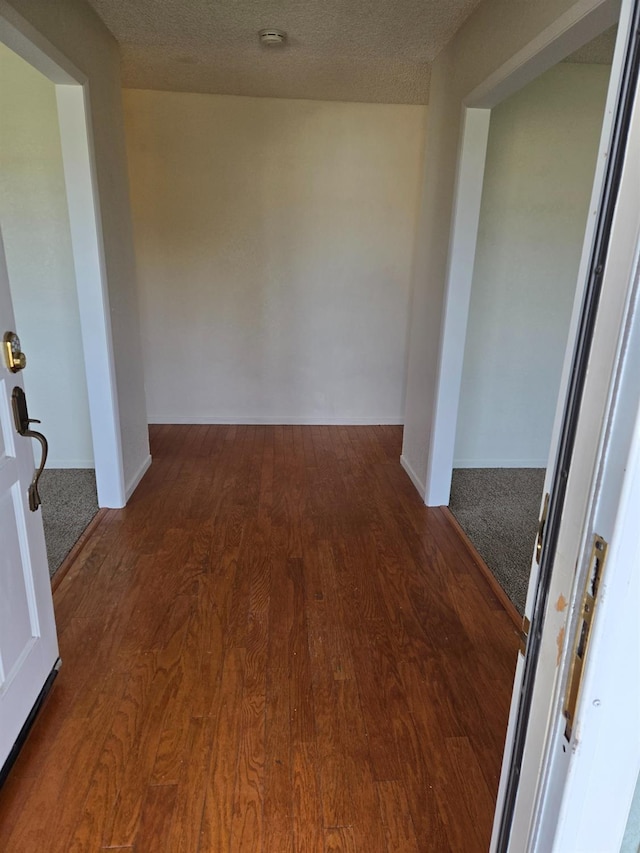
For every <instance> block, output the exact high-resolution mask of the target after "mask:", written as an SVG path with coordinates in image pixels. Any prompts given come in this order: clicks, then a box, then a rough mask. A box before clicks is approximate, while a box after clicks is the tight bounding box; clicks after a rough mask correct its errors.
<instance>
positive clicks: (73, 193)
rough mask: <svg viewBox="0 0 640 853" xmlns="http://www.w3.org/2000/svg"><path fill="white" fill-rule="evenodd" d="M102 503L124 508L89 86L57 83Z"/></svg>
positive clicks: (100, 499) (116, 403)
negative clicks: (89, 117) (90, 119)
mask: <svg viewBox="0 0 640 853" xmlns="http://www.w3.org/2000/svg"><path fill="white" fill-rule="evenodd" d="M56 100H57V103H58V120H59V124H60V142H61V145H62V161H63V164H64V176H65V188H66V192H67V203H68V206H69V224H70V226H71V243H72V247H73V262H74V267H75V271H76V287H77V292H78V307H79V309H80V329H81V332H82V345H83V350H84V362H85V370H86V376H87V394H88V398H89V415H90V420H91V437H92V440H93V455H94V459H95V469H96V486H97V491H98V504H99V506H101V507H114V506H124V504H125V503H126V498H125V489H124V470H123V459H122V440H121V435H120V410H119V405H118V397H117V390H116V376H115V359H114V353H113V336H112V333H111V310H110V305H109V293H108V286H107V273H106V266H105V260H104V245H103V238H102V223H101V218H100V204H99V197H98V184H97V179H96V170H95V164H94V160H93V139H92V133H91V124H90V122H89V121H88V120H87V117H88V116H89V115H90V114H91V109H90V104H89V90H88V86H87V85H85V86H78V85H75V86H68V85H57V86H56Z"/></svg>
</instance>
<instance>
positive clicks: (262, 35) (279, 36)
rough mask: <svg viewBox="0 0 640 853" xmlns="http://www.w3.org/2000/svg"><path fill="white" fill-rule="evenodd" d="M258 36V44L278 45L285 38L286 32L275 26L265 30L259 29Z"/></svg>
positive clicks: (266, 45)
mask: <svg viewBox="0 0 640 853" xmlns="http://www.w3.org/2000/svg"><path fill="white" fill-rule="evenodd" d="M258 38H259V39H260V44H263V45H265V47H279V46H280V45H283V44H284V43H285V41H286V40H287V34H286V33H285V32H284V31H283V30H279V29H277V28H276V27H268V28H267V29H266V30H260V32H259V33H258Z"/></svg>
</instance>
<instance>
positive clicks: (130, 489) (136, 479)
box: [124, 454, 152, 501]
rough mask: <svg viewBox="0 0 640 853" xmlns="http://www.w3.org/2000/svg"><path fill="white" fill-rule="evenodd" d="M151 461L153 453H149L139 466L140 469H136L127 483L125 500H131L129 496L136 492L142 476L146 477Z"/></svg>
mask: <svg viewBox="0 0 640 853" xmlns="http://www.w3.org/2000/svg"><path fill="white" fill-rule="evenodd" d="M151 462H152V459H151V454H149V455H148V456H147V458H146V459H145V460H144V461H143V463H142V465H140V467H139V468H138V470H137V471H136V473H135V474H134V475H133V477H132V478H131V479H130V480H129V482H128V483H127V487H126V489H125V493H124V496H125V500H126V501H128V500H129V498H130V497H131V495H132V494H133V493H134V492H135V490H136V489H137V488H138V485H139V483H140V480H142V478H143V477H144V475H145V474H146V473H147V471H148V470H149V467H150V465H151Z"/></svg>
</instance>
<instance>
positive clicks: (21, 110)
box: [0, 44, 93, 468]
mask: <svg viewBox="0 0 640 853" xmlns="http://www.w3.org/2000/svg"><path fill="white" fill-rule="evenodd" d="M0 115H1V116H2V122H1V123H0V227H1V228H2V236H3V239H4V245H5V250H6V257H7V268H8V271H9V281H10V284H11V295H12V300H13V307H14V311H15V315H16V326H17V332H18V334H19V335H20V340H21V342H22V346H23V349H24V351H25V353H26V354H27V359H28V369H27V370H25V372H24V382H25V388H26V392H27V400H28V403H29V413H30V414H31V416H32V417H35V418H39V419H40V420H41V421H42V427H41V429H42V431H43V432H44V433H45V435H46V436H47V439H48V441H49V461H48V467H50V468H91V467H92V466H93V446H92V441H91V424H90V420H89V402H88V399H87V386H86V379H85V373H84V355H83V351H82V338H81V334H80V316H79V311H78V298H77V292H76V279H75V272H74V266H73V253H72V248H71V233H70V230H69V216H68V211H67V198H66V192H65V184H64V172H63V167H62V152H61V150H60V132H59V128H58V113H57V106H56V93H55V86H54V84H53V83H51V82H50V81H49V80H47V79H46V78H45V77H44V76H43V75H42V74H40V73H39V72H38V71H35V70H34V69H33V68H32V67H31V66H30V65H29V64H28V63H26V62H25V61H24V60H22V59H20V57H18V56H16V54H14V53H13V52H12V51H10V50H9V49H8V48H6V47H4V46H3V45H1V44H0ZM2 331H6V330H2Z"/></svg>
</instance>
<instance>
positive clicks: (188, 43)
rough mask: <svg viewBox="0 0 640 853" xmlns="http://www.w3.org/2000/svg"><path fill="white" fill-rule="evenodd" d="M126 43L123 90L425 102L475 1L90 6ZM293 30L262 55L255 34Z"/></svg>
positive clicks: (175, 1) (177, 1)
mask: <svg viewBox="0 0 640 853" xmlns="http://www.w3.org/2000/svg"><path fill="white" fill-rule="evenodd" d="M89 2H90V3H91V5H92V6H93V7H94V8H95V9H96V11H97V12H98V14H99V15H100V17H101V18H102V20H103V21H104V22H105V24H106V25H107V27H108V28H109V29H110V30H111V32H112V33H113V35H114V36H115V37H116V39H117V40H118V41H119V42H120V45H121V49H122V58H123V85H125V86H127V87H132V88H141V89H169V90H173V91H186V92H214V93H218V94H229V95H255V96H268V97H280V98H312V99H321V100H339V101H369V102H382V103H403V104H425V103H427V100H428V95H429V71H430V63H431V62H432V60H433V59H434V58H435V56H436V55H437V54H438V53H439V51H440V50H441V49H442V48H443V47H444V45H445V44H446V43H447V41H448V40H449V39H450V38H451V37H452V36H453V34H454V33H455V31H456V30H457V29H458V27H459V26H460V25H461V24H462V22H463V21H464V20H465V18H466V17H467V16H468V15H469V14H470V12H471V11H472V10H473V9H474V7H475V6H477V5H478V2H479V0H395V2H393V0H392V2H389V0H325V2H319V0H243V2H238V0H135V2H134V1H133V0H89ZM263 27H279V28H281V29H284V30H286V31H287V33H288V35H289V39H288V44H287V45H286V46H285V47H284V48H264V47H262V46H261V45H260V44H259V42H258V37H257V33H258V30H260V29H262V28H263Z"/></svg>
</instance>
